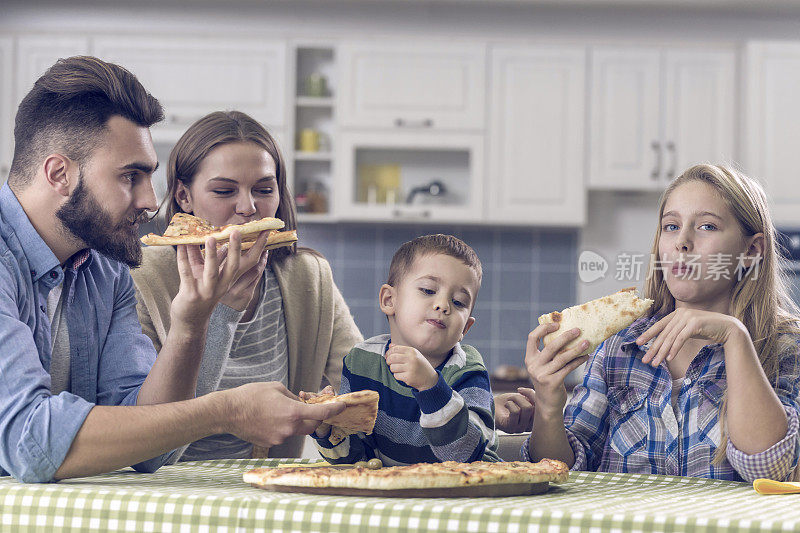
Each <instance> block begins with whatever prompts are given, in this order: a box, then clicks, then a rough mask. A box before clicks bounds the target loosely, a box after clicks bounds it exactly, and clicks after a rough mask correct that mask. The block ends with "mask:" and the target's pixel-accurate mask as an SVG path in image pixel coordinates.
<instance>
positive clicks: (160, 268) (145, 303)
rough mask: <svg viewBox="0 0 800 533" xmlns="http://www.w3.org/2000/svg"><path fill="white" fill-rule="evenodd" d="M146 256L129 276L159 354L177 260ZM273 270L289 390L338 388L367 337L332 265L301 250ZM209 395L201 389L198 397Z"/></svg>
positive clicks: (283, 453) (290, 446)
mask: <svg viewBox="0 0 800 533" xmlns="http://www.w3.org/2000/svg"><path fill="white" fill-rule="evenodd" d="M143 252H144V257H143V261H142V266H141V267H139V268H137V269H136V270H133V271H132V272H131V274H132V276H133V281H134V282H135V284H136V289H137V300H138V304H137V311H138V313H139V321H140V322H141V323H142V331H143V332H144V333H145V334H146V335H147V336H149V337H150V339H152V341H153V345H154V346H155V348H156V350H157V351H160V350H161V345H162V343H163V342H164V340H165V339H166V336H167V331H168V330H169V325H170V314H169V308H170V304H171V302H172V299H173V298H175V295H176V294H177V293H178V287H179V285H180V278H179V276H178V262H177V257H176V253H175V249H174V248H173V247H172V246H158V247H147V248H144V249H143ZM272 269H273V271H274V272H275V277H276V278H277V280H278V285H279V286H280V291H281V297H282V298H283V314H284V317H285V319H286V320H285V322H286V341H287V347H288V356H289V390H291V391H292V392H294V393H295V394H296V393H297V392H299V391H301V390H302V391H317V390H319V387H320V383H321V381H322V377H323V375H324V376H325V378H326V379H327V380H328V381H329V382H330V383H331V384H332V385H333V387H334V388H335V390H338V389H339V383H340V381H341V377H342V359H344V356H345V355H346V354H347V352H349V351H350V348H352V347H353V346H354V345H355V344H356V343H358V342H361V341H362V340H363V337H362V336H361V333H360V332H359V331H358V327H357V326H356V324H355V322H354V321H353V317H352V315H351V314H350V309H349V308H348V307H347V304H346V303H345V301H344V299H343V298H342V295H341V293H340V292H339V289H338V288H337V287H336V285H335V284H334V282H333V276H332V274H331V268H330V265H329V264H328V262H327V261H326V260H325V259H324V258H322V257H321V256H319V255H316V254H314V253H310V252H306V251H300V252H298V253H297V254H295V255H290V256H288V257H286V258H285V259H284V260H282V261H276V262H274V263H273V264H272ZM220 305H221V304H220ZM201 368H202V366H201ZM216 382H217V383H218V382H219V379H218V378H217V380H216ZM207 392H210V391H200V390H198V394H205V393H207ZM303 440H304V437H303V436H298V437H292V438H290V439H288V440H287V441H286V442H284V443H283V444H281V445H279V446H274V447H272V448H270V451H269V456H270V457H299V456H300V453H301V451H302V449H303Z"/></svg>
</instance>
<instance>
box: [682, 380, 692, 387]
mask: <svg viewBox="0 0 800 533" xmlns="http://www.w3.org/2000/svg"><path fill="white" fill-rule="evenodd" d="M683 382H684V383H686V386H687V387H688V386H689V385H691V384H692V379H691V378H686V379H685V380H683Z"/></svg>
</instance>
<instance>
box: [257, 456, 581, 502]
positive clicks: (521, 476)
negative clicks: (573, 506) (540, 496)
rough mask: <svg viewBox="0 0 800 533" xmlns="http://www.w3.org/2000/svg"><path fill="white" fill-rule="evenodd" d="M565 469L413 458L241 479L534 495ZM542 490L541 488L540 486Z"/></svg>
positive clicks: (362, 490) (286, 487) (409, 492)
mask: <svg viewBox="0 0 800 533" xmlns="http://www.w3.org/2000/svg"><path fill="white" fill-rule="evenodd" d="M568 477H569V468H568V467H567V465H566V464H565V463H563V462H561V461H556V460H553V459H542V460H541V461H539V462H538V463H531V462H526V461H510V462H501V463H490V462H484V461H476V462H474V463H457V462H455V461H445V462H442V463H417V464H413V465H406V466H390V467H385V468H379V469H377V470H373V469H369V468H363V467H353V466H327V467H326V466H322V467H304V466H301V465H298V466H296V467H287V468H256V469H254V470H250V471H249V472H245V473H244V475H243V479H244V481H245V482H246V483H250V484H252V485H253V486H255V487H258V488H263V489H268V490H276V491H285V492H311V493H322V494H352V495H376V496H462V495H463V496H467V495H468V496H484V495H485V496H497V495H511V494H535V493H538V492H542V491H543V490H547V484H548V483H550V482H553V483H563V482H565V481H567V479H568ZM542 489H543V490H542Z"/></svg>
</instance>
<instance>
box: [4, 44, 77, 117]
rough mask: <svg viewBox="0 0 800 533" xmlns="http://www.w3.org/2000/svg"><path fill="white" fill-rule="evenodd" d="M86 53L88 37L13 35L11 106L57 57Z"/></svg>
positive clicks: (20, 98)
mask: <svg viewBox="0 0 800 533" xmlns="http://www.w3.org/2000/svg"><path fill="white" fill-rule="evenodd" d="M88 53H89V39H88V38H87V37H77V36H58V37H56V36H50V35H23V36H20V37H18V38H17V66H16V87H15V92H14V109H15V110H16V107H17V105H18V104H19V102H20V101H22V99H23V98H24V97H25V95H26V94H28V91H30V90H31V88H32V87H33V84H34V83H35V82H36V80H37V79H39V77H40V76H41V75H42V74H44V72H45V71H46V70H47V69H48V68H50V67H51V66H53V64H54V63H55V62H56V61H58V60H59V59H60V58H66V57H71V56H76V55H86V54H88Z"/></svg>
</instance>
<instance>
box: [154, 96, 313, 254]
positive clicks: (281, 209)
mask: <svg viewBox="0 0 800 533" xmlns="http://www.w3.org/2000/svg"><path fill="white" fill-rule="evenodd" d="M236 142H250V143H253V144H255V145H257V146H259V147H261V148H263V149H264V150H266V151H267V153H268V154H269V155H270V156H271V157H272V159H273V160H274V161H275V170H276V178H277V180H278V193H279V195H280V201H279V203H278V210H277V211H276V213H275V217H276V218H279V219H281V220H283V222H284V224H285V226H284V230H294V229H297V216H296V212H295V207H294V199H293V198H292V194H291V193H290V192H289V187H288V186H287V184H286V165H285V164H284V161H283V156H282V155H281V151H280V149H279V148H278V143H276V142H275V139H274V138H273V137H272V135H270V133H269V132H268V131H267V129H266V128H265V127H264V126H262V125H261V124H259V122H258V121H257V120H255V119H253V118H252V117H250V116H249V115H247V114H245V113H242V112H241V111H214V112H213V113H209V114H208V115H206V116H204V117H203V118H201V119H199V120H198V121H197V122H195V123H194V124H192V125H191V126H189V129H188V130H186V132H185V133H184V134H183V135H182V136H181V138H180V139H178V142H177V143H176V144H175V146H174V147H173V148H172V151H171V152H170V154H169V163H168V164H167V194H166V197H165V198H164V201H163V202H162V204H161V206H160V208H159V210H160V209H161V208H164V206H165V205H166V211H165V216H166V220H167V221H169V220H171V219H172V216H173V215H174V214H175V213H180V212H183V209H181V207H180V205H178V202H177V200H175V192H176V191H177V189H178V182H181V183H183V184H184V186H186V187H189V186H191V184H192V181H193V180H194V177H195V175H196V174H197V171H198V169H199V168H200V164H201V163H202V162H203V159H205V158H206V156H207V155H208V154H209V152H211V150H213V149H214V148H216V147H217V146H220V145H223V144H228V143H236ZM296 252H297V246H296V245H292V246H287V247H282V248H276V249H275V250H272V251H270V253H269V262H272V261H276V260H277V261H280V260H282V259H283V258H285V257H287V256H288V255H291V254H294V253H296Z"/></svg>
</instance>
